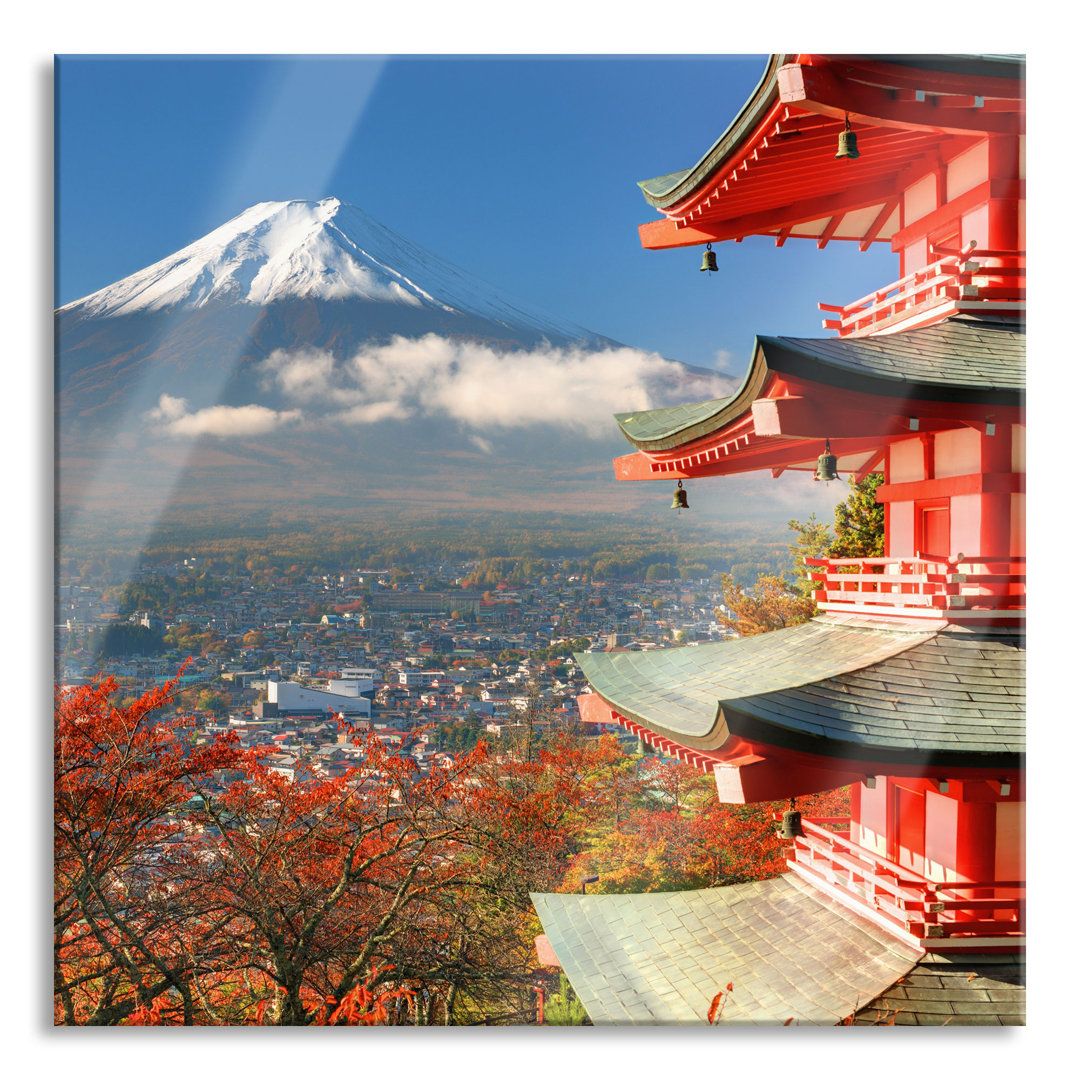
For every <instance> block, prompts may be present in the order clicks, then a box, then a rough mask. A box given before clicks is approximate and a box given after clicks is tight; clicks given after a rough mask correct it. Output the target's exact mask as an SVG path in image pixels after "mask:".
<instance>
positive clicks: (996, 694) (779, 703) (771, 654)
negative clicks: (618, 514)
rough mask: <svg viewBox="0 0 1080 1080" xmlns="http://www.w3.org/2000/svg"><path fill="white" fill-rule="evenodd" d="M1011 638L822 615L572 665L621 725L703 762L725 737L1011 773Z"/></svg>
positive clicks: (1018, 656)
mask: <svg viewBox="0 0 1080 1080" xmlns="http://www.w3.org/2000/svg"><path fill="white" fill-rule="evenodd" d="M1024 658H1025V650H1024V644H1023V639H1022V637H1019V636H1017V635H1016V634H1015V633H1003V632H993V631H990V632H985V631H973V630H969V629H966V628H957V627H950V626H947V625H944V624H940V623H935V624H932V625H931V627H929V628H928V627H926V626H925V625H920V624H919V623H916V622H908V623H904V622H902V621H899V620H897V621H896V622H893V623H888V622H884V623H883V622H882V621H881V620H879V619H872V620H871V619H866V620H861V621H860V620H858V619H852V618H850V617H849V618H841V617H835V616H821V617H819V618H817V619H814V620H813V621H811V622H808V623H803V624H801V625H799V626H792V627H787V628H785V629H783V630H776V631H773V632H772V633H769V634H760V635H756V636H754V637H748V638H738V639H735V640H731V641H722V642H708V643H705V644H701V645H696V646H684V647H676V648H670V649H658V650H655V651H650V652H642V653H583V654H580V655H579V656H578V657H577V661H578V664H579V665H580V667H581V671H582V673H583V674H584V675H585V677H586V678H587V679H588V680H589V682H590V683H591V684H592V686H593V689H594V690H595V691H596V692H597V693H598V694H599V695H600V696H601V698H603V700H604V701H605V702H607V703H608V704H609V705H610V706H611V708H612V709H614V710H615V711H616V712H617V713H619V714H620V715H621V716H623V717H625V718H626V719H628V720H632V721H634V722H636V723H639V724H641V725H642V726H644V727H647V728H649V729H650V730H651V731H653V732H655V733H657V734H658V735H660V736H662V737H665V738H669V739H672V740H674V741H676V742H678V743H681V744H682V745H684V746H688V747H691V748H694V749H700V750H715V749H718V748H719V747H721V746H722V745H723V744H724V743H725V742H726V741H727V739H728V738H729V736H730V735H732V734H735V735H740V736H744V737H747V738H751V739H758V740H760V741H762V742H766V743H769V744H771V745H774V746H783V747H788V748H790V749H793V750H800V751H806V752H809V753H817V754H826V755H828V756H830V757H834V758H839V759H844V758H860V757H866V756H868V755H870V756H872V757H873V758H874V760H877V761H893V762H895V763H898V764H899V763H904V762H919V763H926V762H928V761H931V760H932V761H933V762H934V763H935V764H940V765H948V764H952V765H961V766H962V765H975V764H980V765H982V764H1002V765H1010V766H1015V765H1016V764H1018V762H1019V756H1020V755H1022V754H1023V751H1024V701H1025V694H1024V690H1025V687H1024Z"/></svg>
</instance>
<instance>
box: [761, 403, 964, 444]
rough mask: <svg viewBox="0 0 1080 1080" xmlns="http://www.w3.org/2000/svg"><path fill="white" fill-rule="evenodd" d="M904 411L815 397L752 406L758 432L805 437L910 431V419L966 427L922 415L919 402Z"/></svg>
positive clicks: (922, 424)
mask: <svg viewBox="0 0 1080 1080" xmlns="http://www.w3.org/2000/svg"><path fill="white" fill-rule="evenodd" d="M910 404H911V411H909V412H906V413H904V414H902V415H901V414H896V413H892V414H890V413H886V412H884V411H876V412H875V411H859V410H856V409H852V408H849V407H847V406H845V405H841V404H837V405H835V406H830V405H829V404H828V403H826V402H823V401H821V400H820V399H817V398H813V397H780V398H758V399H757V401H755V402H754V403H753V404H752V405H751V407H750V409H751V413H752V415H753V417H754V432H755V434H757V435H784V436H787V437H788V438H803V439H826V438H829V439H834V438H841V437H843V438H850V439H864V438H867V437H870V436H877V437H882V438H883V437H886V436H890V435H910V434H911V420H912V418H918V422H919V427H918V430H919V431H920V432H928V431H947V430H950V429H952V428H958V427H964V426H965V424H964V421H963V420H961V419H951V418H936V419H935V418H929V417H921V416H919V404H920V403H919V402H915V401H913V402H911V403H910Z"/></svg>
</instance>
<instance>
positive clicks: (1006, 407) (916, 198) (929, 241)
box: [534, 54, 1026, 1025]
mask: <svg viewBox="0 0 1080 1080" xmlns="http://www.w3.org/2000/svg"><path fill="white" fill-rule="evenodd" d="M641 188H642V191H643V193H644V195H645V198H646V200H647V201H648V202H649V204H650V205H651V206H652V207H654V208H655V209H656V210H657V211H658V212H659V215H660V216H659V218H658V219H657V220H654V221H650V222H649V223H647V224H645V225H642V226H641V227H640V230H639V231H640V236H641V242H642V244H643V246H645V247H646V248H650V249H662V248H676V247H692V246H696V247H704V250H703V253H702V266H701V271H702V272H705V273H713V272H715V266H716V261H715V255H714V253H713V252H712V250H711V245H712V244H719V243H722V242H724V241H735V242H739V241H741V240H743V239H744V238H745V237H748V236H761V235H764V236H769V237H772V238H774V241H775V244H776V246H777V247H783V246H784V245H785V244H786V243H788V242H803V243H815V244H816V245H817V247H818V248H824V247H825V246H826V245H828V244H833V243H840V242H846V243H849V244H852V245H856V246H858V247H859V248H860V249H863V250H865V249H866V248H867V247H868V246H869V245H872V244H886V243H887V244H889V245H890V248H891V250H892V251H893V252H895V253H896V255H897V256H898V261H899V268H898V269H899V276H898V279H897V280H896V281H894V282H892V283H890V284H886V285H883V286H881V287H879V288H876V289H873V290H872V291H870V292H868V293H867V294H866V295H865V296H862V297H860V298H858V299H857V300H854V301H852V302H850V303H847V304H834V303H825V302H823V303H822V304H820V305H819V306H820V307H821V308H822V309H823V310H824V311H825V313H826V318H825V320H824V323H823V325H824V328H825V329H826V330H828V331H830V334H829V336H827V337H821V338H799V339H795V338H785V337H768V336H759V337H758V338H757V340H756V342H755V345H754V349H753V352H752V355H751V358H750V367H749V370H748V372H747V374H746V377H745V379H744V381H743V383H742V385H741V387H740V388H739V389H738V390H737V391H736V392H735V393H734V394H733V395H732V396H731V397H730V398H726V399H720V400H713V401H706V402H700V403H698V404H693V405H684V406H678V407H673V408H665V409H656V410H650V411H646V412H636V413H626V414H622V415H619V416H618V417H616V420H617V423H618V424H619V426H620V428H621V430H622V432H623V434H624V435H625V436H626V438H627V440H628V441H629V443H630V444H631V446H632V448H633V452H632V453H629V454H627V455H625V456H623V457H620V458H618V459H616V461H615V472H616V475H617V477H618V478H619V479H620V480H627V481H633V480H657V479H667V480H669V481H670V482H671V483H672V485H673V486H674V485H675V484H676V483H677V484H678V486H677V487H676V488H675V492H676V494H675V505H678V504H679V502H680V501H685V499H686V497H687V494H688V493H689V494H690V495H691V496H692V492H690V491H689V488H690V487H692V484H693V482H695V481H698V480H706V479H711V478H714V477H723V476H729V475H733V474H737V473H745V472H751V471H758V472H771V474H772V475H773V476H779V475H780V474H781V473H783V472H789V471H796V472H802V473H803V474H804V475H805V476H806V479H807V482H829V481H830V480H832V479H834V478H836V477H837V476H838V475H849V476H854V477H856V478H859V479H861V478H865V477H867V476H868V475H869V474H871V473H882V474H883V483H882V484H881V486H880V487H879V488H878V492H877V498H878V500H879V501H880V502H881V503H883V504H884V508H885V538H884V541H885V548H884V555H882V556H877V557H860V558H844V559H828V558H823V559H812V560H808V561H809V566H808V573H809V575H810V577H811V579H812V581H813V582H814V583H815V587H816V592H815V594H814V595H815V598H816V600H817V605H818V615H817V616H816V617H815V618H814V619H813V620H812V621H810V622H806V623H803V624H801V625H796V626H790V627H787V628H784V629H781V630H776V631H774V632H772V633H766V634H761V635H757V636H753V637H745V638H739V639H735V640H732V641H726V642H705V643H701V644H698V645H696V646H695V647H689V648H688V647H682V648H678V647H677V648H669V649H660V650H652V651H649V652H643V653H642V652H630V651H618V650H611V651H606V652H590V653H586V654H582V655H580V656H579V657H578V662H579V664H580V666H581V670H582V672H583V674H584V675H585V676H586V678H587V679H588V680H589V682H590V684H591V687H592V692H590V693H588V694H585V695H583V696H582V697H581V698H580V701H579V705H580V710H581V713H582V716H583V717H584V718H586V719H590V720H592V721H594V722H617V723H619V724H620V725H622V727H624V728H626V729H627V730H629V731H630V732H632V733H634V734H635V735H637V736H638V737H639V738H641V739H642V740H644V741H645V742H647V743H650V744H651V745H653V746H654V747H657V748H658V749H660V750H662V751H664V752H665V753H668V754H671V755H673V756H676V757H678V758H679V759H681V760H684V761H688V762H691V763H692V764H694V765H696V766H697V767H699V768H700V769H702V770H703V771H705V772H706V773H710V774H712V775H713V776H715V779H716V784H717V789H718V792H719V795H720V798H721V799H722V800H723V801H726V802H729V803H750V802H761V801H771V800H784V801H785V803H788V805H789V806H790V807H791V810H790V811H789V813H788V814H786V815H785V816H784V819H783V827H782V833H783V836H784V839H783V840H781V839H778V843H780V842H786V843H789V844H791V854H790V857H789V859H788V866H789V872H788V873H787V874H785V875H783V876H782V877H780V878H776V879H773V880H769V881H763V882H753V883H748V884H744V885H734V886H730V887H726V888H715V889H706V890H702V891H699V892H694V893H674V894H647V895H642V896H615V895H612V896H603V895H599V896H580V895H566V896H564V895H558V896H555V895H537V896H534V902H535V904H536V908H537V912H538V914H539V915H540V918H541V920H542V922H543V925H544V930H545V935H546V941H544V942H542V943H541V945H542V947H544V948H545V949H546V948H547V947H548V946H550V947H551V948H552V949H553V952H554V955H555V956H556V957H557V959H558V962H559V963H561V965H562V967H563V968H564V969H565V970H566V973H567V976H568V977H569V979H570V981H571V983H572V985H573V987H574V989H575V991H576V992H577V994H578V996H579V997H580V999H581V1001H582V1003H583V1004H584V1006H585V1008H586V1010H587V1011H588V1013H589V1015H590V1017H591V1019H592V1020H593V1022H594V1023H597V1024H603V1023H654V1024H664V1023H695V1022H698V1023H704V1022H706V1016H707V1013H708V1009H709V1006H710V1002H711V1001H712V1000H713V999H714V997H715V995H716V994H717V992H718V991H721V990H723V989H724V988H725V987H727V986H728V984H731V986H732V987H733V989H732V990H731V992H730V995H729V998H728V1000H727V1002H725V1009H724V1011H723V1016H722V1022H723V1023H727V1024H733V1023H758V1024H760V1023H778V1024H782V1023H787V1022H796V1023H803V1024H837V1023H842V1022H844V1021H845V1018H849V1017H852V1016H854V1017H856V1022H873V1021H872V1020H871V1019H868V1017H869V1016H870V1011H869V1010H870V1009H873V1008H878V1009H879V1010H880V1008H881V1007H882V1005H883V1003H884V1008H885V1010H886V1011H887V1012H888V1011H890V1010H891V1012H892V1015H893V1017H894V1019H895V1021H896V1022H898V1023H919V1024H935V1023H936V1024H940V1023H943V1022H945V1021H946V1018H947V1019H948V1022H950V1023H951V1024H954V1025H955V1024H958V1023H993V1024H1001V1023H1006V1024H1015V1023H1023V966H1022V960H1023V953H1024V947H1025V923H1024V894H1025V864H1024V808H1025V799H1026V792H1025V756H1024V721H1025V711H1024V672H1025V665H1024V640H1025V592H1026V576H1025V550H1026V541H1025V534H1024V523H1025V453H1024V445H1025V444H1024V437H1025V415H1024V388H1025V374H1024V358H1025V349H1024V330H1025V325H1024V309H1025V272H1026V249H1025V228H1024V197H1025V193H1024V62H1023V60H1022V58H1019V57H1014V56H998V55H994V56H932V57H930V56H928V57H912V56H821V55H809V54H788V55H778V56H774V57H772V58H771V59H770V61H769V63H768V66H767V68H766V71H765V73H764V75H763V77H762V79H761V82H760V83H759V84H758V86H757V88H756V89H755V90H754V92H753V94H752V95H751V97H750V98H749V100H748V101H747V103H746V105H745V106H744V107H743V109H742V111H741V112H740V113H739V115H738V116H736V117H735V119H734V120H733V121H732V122H731V124H730V126H729V127H728V128H727V130H726V131H725V132H724V133H723V134H722V135H721V136H720V138H719V139H718V140H717V141H716V142H715V143H714V144H713V146H712V147H711V148H710V149H709V150H708V152H707V153H706V154H705V155H704V156H703V157H702V159H701V160H700V161H699V162H698V163H697V164H696V165H694V166H693V167H692V168H690V169H684V170H680V171H678V172H673V173H667V174H665V175H663V176H661V177H659V178H657V179H655V180H650V181H646V182H644V183H642V184H641ZM842 494H843V492H842V490H841V491H840V492H839V493H838V497H841V496H842ZM848 785H850V788H851V820H850V822H848V823H844V826H843V827H842V828H839V829H837V828H835V827H833V825H834V823H825V822H817V823H815V822H813V821H811V820H808V819H805V818H802V819H801V820H800V816H799V814H798V810H797V807H798V799H799V797H800V796H803V795H807V794H810V793H814V792H820V791H827V790H832V789H835V788H838V787H841V786H848ZM789 800H790V802H789ZM903 980H906V981H903ZM918 989H921V990H923V991H927V992H922V993H917V992H916V990H918ZM898 1003H899V1004H898Z"/></svg>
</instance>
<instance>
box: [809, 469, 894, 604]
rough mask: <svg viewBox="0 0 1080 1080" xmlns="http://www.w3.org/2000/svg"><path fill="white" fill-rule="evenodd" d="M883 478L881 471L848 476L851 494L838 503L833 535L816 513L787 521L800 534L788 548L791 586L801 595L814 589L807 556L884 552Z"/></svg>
mask: <svg viewBox="0 0 1080 1080" xmlns="http://www.w3.org/2000/svg"><path fill="white" fill-rule="evenodd" d="M884 479H885V478H884V475H883V474H882V473H870V474H869V475H868V476H865V477H863V479H862V480H856V479H855V477H854V476H852V477H850V478H849V480H848V486H849V487H850V493H849V494H848V497H847V498H846V499H845V500H844V501H843V502H841V503H839V504H837V507H836V511H835V523H834V525H833V534H832V535H830V533H829V527H828V526H827V525H826V524H825V522H823V521H818V520H817V517H816V516H815V515H814V514H811V515H810V517H809V518H807V520H806V521H796V520H795V519H792V520H791V521H789V522H788V528H789V529H790V530H791V531H792V532H794V533H796V534H797V537H796V540H795V542H794V543H793V544H790V545H788V550H789V551H790V552H791V554H792V560H793V569H794V574H795V581H794V584H793V585H792V588H793V589H794V591H795V592H797V593H798V594H799V595H800V596H809V595H810V594H811V593H812V592H813V587H812V585H811V583H810V581H809V580H808V579H807V576H806V563H805V560H806V559H821V558H830V559H857V558H873V557H874V556H878V555H884V554H885V507H884V505H882V504H881V503H879V502H878V501H877V490H878V488H879V487H880V486H881V484H882V482H883V481H884Z"/></svg>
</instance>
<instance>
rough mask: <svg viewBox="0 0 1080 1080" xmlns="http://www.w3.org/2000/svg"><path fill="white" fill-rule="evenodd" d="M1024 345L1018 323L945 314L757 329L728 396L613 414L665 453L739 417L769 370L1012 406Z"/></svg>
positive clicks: (902, 395)
mask: <svg viewBox="0 0 1080 1080" xmlns="http://www.w3.org/2000/svg"><path fill="white" fill-rule="evenodd" d="M1025 345H1026V334H1025V326H1024V323H1023V321H1022V320H1018V319H1014V318H1008V317H1003V316H986V315H954V316H952V317H951V318H948V319H945V320H943V321H941V322H939V323H936V324H934V325H932V326H924V327H920V328H917V329H913V330H901V331H897V332H896V333H893V334H880V335H875V336H868V337H846V338H795V337H763V336H760V335H759V336H758V337H757V338H756V339H755V343H754V354H753V359H752V361H751V364H750V368H749V370H748V371H747V373H746V376H745V377H744V379H743V382H742V385H741V386H740V387H739V389H738V390H737V391H736V392H735V393H734V394H733V395H731V396H730V397H726V398H713V399H711V400H708V401H702V402H697V403H694V404H688V405H676V406H671V407H668V408H662V409H649V410H644V411H640V412H629V413H618V414H616V416H615V421H616V423H618V425H619V427H620V428H621V430H622V432H623V434H624V435H625V436H626V438H627V439H628V440H629V441H630V443H631V444H632V445H633V446H635V447H636V448H637V449H639V450H644V451H647V452H650V451H651V452H658V451H664V450H671V449H674V448H676V447H680V446H684V445H686V444H687V443H690V442H693V441H695V440H697V439H700V438H703V437H705V436H707V435H710V434H712V433H713V432H715V431H719V430H720V429H722V428H724V427H726V426H728V425H729V424H732V423H734V422H735V421H737V420H738V419H740V418H741V417H742V416H744V415H745V414H746V413H747V411H748V410H749V408H750V406H751V404H752V403H753V402H754V400H756V399H757V398H758V397H759V396H760V395H761V394H762V393H763V391H764V389H765V387H766V384H767V381H768V377H769V375H770V374H775V375H779V376H786V377H791V378H797V379H800V380H802V381H804V382H809V383H816V384H820V385H825V386H830V387H837V388H842V389H844V390H847V391H854V392H862V393H867V394H873V395H875V396H878V397H886V398H892V399H903V400H911V401H935V402H955V403H969V404H973V405H1004V406H1018V405H1020V404H1021V403H1022V402H1023V398H1024V385H1025V370H1026V365H1025Z"/></svg>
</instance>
